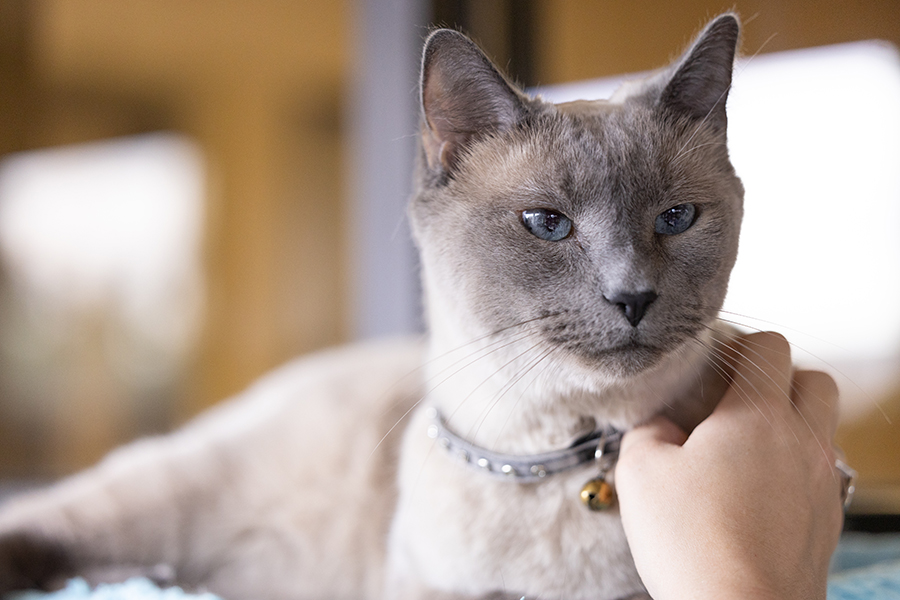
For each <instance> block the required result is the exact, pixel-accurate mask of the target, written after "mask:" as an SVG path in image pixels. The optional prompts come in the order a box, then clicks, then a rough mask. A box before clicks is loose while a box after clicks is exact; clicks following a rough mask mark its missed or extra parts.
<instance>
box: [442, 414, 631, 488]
mask: <svg viewBox="0 0 900 600" xmlns="http://www.w3.org/2000/svg"><path fill="white" fill-rule="evenodd" d="M428 417H429V423H428V428H427V430H426V432H427V434H428V437H430V438H432V439H434V440H436V441H437V443H438V445H440V446H441V447H442V448H444V449H445V450H446V451H447V453H448V454H450V455H451V456H453V457H455V458H456V459H457V460H459V461H460V462H462V463H464V464H466V465H468V466H470V467H472V468H473V469H477V470H479V471H481V472H483V473H485V474H489V475H494V476H497V477H502V478H506V479H509V480H511V481H517V482H520V483H528V482H535V481H540V480H541V479H544V478H545V477H549V476H550V475H553V474H555V473H560V472H562V471H567V470H569V469H572V468H575V467H578V466H581V465H584V464H587V463H589V462H591V461H596V462H598V463H600V465H601V469H602V470H603V471H606V470H608V469H610V468H611V467H612V465H613V463H614V462H615V460H616V458H617V456H618V453H619V442H620V441H621V439H622V432H621V431H619V430H617V429H614V428H611V427H609V428H603V429H597V430H595V431H593V432H591V433H589V434H588V435H586V436H583V437H581V438H579V439H577V440H576V441H575V442H574V443H573V444H572V445H571V446H569V447H568V448H564V449H562V450H554V451H552V452H546V453H543V454H531V455H517V454H501V453H499V452H492V451H490V450H486V449H484V448H481V447H479V446H476V445H475V444H472V443H471V442H468V441H466V440H464V439H463V438H461V437H460V436H458V435H456V434H455V433H453V431H451V430H450V429H449V428H448V427H447V423H446V422H445V421H444V418H443V416H442V415H441V413H440V412H439V411H438V410H437V409H436V408H433V407H432V408H429V409H428Z"/></svg>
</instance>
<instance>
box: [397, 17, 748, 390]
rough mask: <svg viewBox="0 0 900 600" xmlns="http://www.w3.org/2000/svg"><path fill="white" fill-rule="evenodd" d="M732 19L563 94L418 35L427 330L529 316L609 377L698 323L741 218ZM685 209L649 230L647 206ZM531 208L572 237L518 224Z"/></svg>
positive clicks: (690, 333)
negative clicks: (732, 132)
mask: <svg viewBox="0 0 900 600" xmlns="http://www.w3.org/2000/svg"><path fill="white" fill-rule="evenodd" d="M738 31H739V29H738V23H737V20H736V19H735V17H734V16H732V15H723V16H721V17H719V18H718V19H716V20H715V21H713V22H712V23H710V25H709V26H707V28H706V29H705V30H704V31H703V32H702V33H701V34H700V36H699V37H698V39H697V41H696V42H695V43H694V45H693V46H692V47H691V48H690V49H689V50H688V51H687V52H686V53H685V55H684V56H683V57H682V58H681V60H679V61H678V62H677V63H676V64H674V65H673V66H672V67H670V68H669V69H667V70H666V71H664V72H662V73H660V74H658V75H656V76H654V77H653V78H651V79H649V80H647V81H645V82H643V83H642V84H640V85H638V86H632V89H630V90H629V91H628V92H627V93H624V94H619V95H618V96H619V97H616V98H615V100H614V101H611V102H606V101H597V102H576V103H569V104H563V105H553V104H549V103H545V102H543V101H541V100H539V99H530V98H528V97H526V96H525V95H524V94H522V93H521V92H520V91H518V90H517V89H516V88H515V87H514V86H512V85H511V84H509V83H508V82H507V81H506V80H505V79H504V78H503V77H502V76H501V75H500V74H499V72H498V71H497V70H496V69H495V68H494V67H493V66H492V65H491V64H490V62H489V61H488V60H487V59H486V58H485V57H484V55H483V54H482V53H481V52H480V51H479V50H478V49H477V47H476V46H474V45H473V44H472V43H471V42H470V41H469V40H468V39H466V38H465V37H464V36H462V35H461V34H458V33H456V32H452V31H447V30H441V31H437V32H435V33H433V34H432V35H431V37H430V38H429V40H428V42H427V43H426V48H425V53H424V58H423V68H422V103H423V124H422V157H421V164H420V166H419V173H418V190H417V194H416V196H415V198H414V199H413V202H412V205H411V208H410V214H411V220H412V223H413V230H414V235H415V238H416V240H417V243H418V245H419V248H420V250H421V253H422V260H423V266H424V270H425V276H424V279H425V290H426V300H427V303H428V309H429V318H430V320H431V322H432V325H433V326H434V327H437V328H439V327H440V325H439V324H438V321H441V320H444V321H448V320H449V321H451V322H453V323H454V324H455V325H454V326H456V327H458V328H459V331H460V332H465V335H468V336H478V335H486V334H491V333H492V332H499V331H509V328H514V327H516V326H519V325H521V324H523V323H526V322H527V323H528V325H527V327H529V328H530V331H532V332H533V336H532V337H531V338H530V339H529V341H528V343H529V344H534V343H535V339H534V336H537V340H538V343H539V344H540V345H541V347H544V348H547V349H552V351H553V353H554V354H555V359H556V361H557V362H558V363H561V364H562V363H569V364H572V365H579V368H581V369H590V370H594V371H596V372H598V373H602V374H603V375H604V376H605V377H607V378H610V379H614V380H627V379H628V378H630V377H633V376H635V375H636V374H638V373H640V372H643V371H645V370H647V369H649V368H651V367H652V366H654V365H656V364H658V363H659V362H660V360H661V359H663V357H665V356H666V355H668V354H669V353H671V352H673V351H674V350H676V349H678V348H680V347H682V346H684V345H685V344H686V343H687V342H688V341H689V340H692V339H695V338H696V337H697V336H698V335H699V334H701V333H702V332H704V331H705V330H706V328H707V327H708V325H709V324H710V322H711V321H712V320H713V319H714V317H715V315H716V314H717V312H718V309H719V308H720V306H721V304H722V301H723V299H724V296H725V292H726V289H727V285H728V276H729V273H730V272H731V268H732V266H733V264H734V261H735V258H736V255H737V248H738V233H739V229H740V223H741V216H742V197H743V188H742V186H741V183H740V180H739V179H738V178H737V176H736V175H735V173H734V169H733V168H732V166H731V163H730V162H729V159H728V152H727V148H726V143H725V142H726V116H725V99H726V96H727V93H728V89H729V87H730V84H731V71H732V64H733V61H734V54H735V46H736V44H737V40H738ZM684 204H692V205H693V206H694V207H695V209H696V216H695V220H694V221H693V223H692V225H691V226H690V227H689V228H687V229H686V230H685V231H683V232H680V233H677V234H674V235H667V234H662V233H658V232H657V229H656V227H655V223H656V222H657V217H658V216H659V215H661V214H663V213H664V212H666V211H667V210H669V209H671V208H673V207H676V206H679V205H684ZM531 209H546V210H549V211H552V212H554V213H557V214H560V215H564V216H565V217H568V218H569V219H570V220H571V223H572V229H571V232H570V233H569V235H568V236H567V237H565V238H564V239H561V240H559V241H547V240H545V239H541V238H539V237H537V236H536V235H534V234H533V233H532V232H530V231H529V229H527V228H526V226H525V224H524V222H523V216H522V213H523V211H526V210H531ZM622 298H626V299H632V298H644V300H643V301H631V304H632V306H631V307H630V308H629V301H623V300H621V299H622ZM634 302H637V304H638V305H639V306H637V305H634ZM647 302H649V304H647ZM634 309H637V310H638V315H637V318H635V316H634ZM629 317H631V318H629ZM461 335H462V334H461Z"/></svg>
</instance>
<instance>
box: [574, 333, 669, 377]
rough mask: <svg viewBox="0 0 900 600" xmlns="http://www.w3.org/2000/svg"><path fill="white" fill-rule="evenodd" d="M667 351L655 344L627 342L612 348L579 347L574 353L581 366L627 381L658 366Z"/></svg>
mask: <svg viewBox="0 0 900 600" xmlns="http://www.w3.org/2000/svg"><path fill="white" fill-rule="evenodd" d="M668 353H669V351H668V350H666V349H663V348H659V347H656V346H650V345H647V344H641V343H638V342H627V343H624V344H620V345H618V346H613V347H612V348H579V349H578V350H577V351H576V353H575V355H576V357H577V360H578V362H580V363H581V366H582V367H583V368H586V369H589V370H594V371H599V372H601V373H603V374H604V375H605V376H606V377H609V378H611V379H614V380H619V381H628V380H630V379H633V378H635V377H637V376H639V375H640V374H642V373H644V372H646V371H649V370H651V369H653V368H654V367H656V366H658V365H659V364H660V363H661V362H662V360H663V358H664V357H665V356H666V355H667V354H668Z"/></svg>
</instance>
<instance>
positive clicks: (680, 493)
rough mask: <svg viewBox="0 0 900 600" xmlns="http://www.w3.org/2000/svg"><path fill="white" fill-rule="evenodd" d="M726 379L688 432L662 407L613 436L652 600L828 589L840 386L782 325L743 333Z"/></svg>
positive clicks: (834, 535)
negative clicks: (799, 366)
mask: <svg viewBox="0 0 900 600" xmlns="http://www.w3.org/2000/svg"><path fill="white" fill-rule="evenodd" d="M737 350H738V352H737V357H738V358H737V364H736V366H735V374H734V376H733V381H732V385H731V387H730V388H729V390H728V392H727V393H726V395H725V396H724V397H723V399H722V401H721V403H720V404H719V405H718V407H717V408H716V409H715V411H714V412H713V413H712V415H710V416H709V417H708V418H707V419H706V420H705V421H703V422H702V423H700V425H699V426H697V428H696V429H694V431H693V432H692V433H691V434H690V435H688V434H686V433H685V432H684V431H683V430H681V429H680V428H679V427H678V426H677V425H675V424H674V423H672V422H671V421H669V420H667V419H665V418H664V417H658V418H656V419H655V420H653V421H651V422H649V423H647V424H645V425H643V426H640V427H637V428H635V429H634V430H632V431H630V432H629V433H627V434H626V435H625V437H624V439H623V441H622V448H621V451H620V456H619V461H618V465H617V467H616V489H617V493H618V497H619V504H620V510H621V514H622V521H623V523H624V526H625V533H626V536H627V538H628V541H629V544H630V547H631V551H632V553H633V555H634V560H635V564H636V565H637V568H638V572H639V573H640V575H641V578H642V580H643V582H644V585H645V586H646V587H647V590H648V592H649V593H650V595H651V596H652V597H653V598H654V599H655V600H670V599H681V598H691V599H693V600H703V599H706V598H710V599H712V598H716V599H717V600H724V599H731V598H741V599H747V598H754V599H756V598H759V599H769V598H778V599H791V600H801V599H822V600H824V599H825V596H826V579H827V574H828V564H829V560H830V558H831V555H832V553H833V552H834V549H835V547H836V546H837V542H838V538H839V536H840V531H841V525H842V522H843V510H842V501H841V497H840V495H841V478H840V475H839V474H838V473H837V472H836V470H835V467H834V460H835V455H834V450H833V448H832V441H831V440H832V438H833V436H834V431H835V428H836V425H837V396H838V394H837V388H836V386H835V384H834V381H833V380H832V379H831V378H830V377H829V376H828V375H826V374H824V373H819V372H814V371H795V370H794V369H793V366H792V363H791V357H790V346H789V345H788V343H787V342H786V341H785V340H784V338H783V337H781V336H779V335H777V334H773V333H758V334H752V335H749V336H746V337H744V338H741V340H739V343H738V347H737Z"/></svg>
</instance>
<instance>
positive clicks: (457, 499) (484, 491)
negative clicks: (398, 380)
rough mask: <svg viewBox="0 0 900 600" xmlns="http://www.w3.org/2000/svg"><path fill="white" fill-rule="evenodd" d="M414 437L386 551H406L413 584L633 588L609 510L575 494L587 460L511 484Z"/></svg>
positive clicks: (617, 593) (587, 593)
mask: <svg viewBox="0 0 900 600" xmlns="http://www.w3.org/2000/svg"><path fill="white" fill-rule="evenodd" d="M414 423H415V421H414ZM416 433H418V432H416V431H415V430H412V431H410V432H407V439H406V441H405V445H404V454H403V459H402V462H401V470H400V487H401V498H400V502H399V504H398V512H397V515H396V518H395V523H394V531H393V536H394V538H393V540H392V551H396V552H401V553H404V554H405V555H406V556H405V560H404V562H406V563H407V564H412V565H415V566H414V569H415V571H416V572H417V576H418V577H420V578H421V579H423V580H424V581H423V583H425V584H427V585H429V586H432V587H434V588H436V589H445V590H450V589H452V590H455V591H457V592H462V593H468V594H473V595H474V594H484V593H488V592H492V591H499V590H503V591H509V592H514V593H516V594H526V595H527V597H533V596H535V597H566V598H619V597H622V596H625V595H627V594H629V593H633V592H636V591H640V590H641V585H640V581H639V579H638V577H637V574H636V572H635V570H634V566H633V563H632V560H631V557H630V554H629V552H628V546H627V543H626V540H625V535H624V532H623V530H622V527H621V523H620V521H619V517H618V513H617V511H616V510H615V508H613V509H611V510H609V511H607V512H592V511H590V510H588V509H587V508H586V507H585V506H584V504H582V502H581V500H580V491H581V488H582V487H583V485H584V483H585V482H586V481H587V480H589V479H590V478H591V477H593V476H594V475H596V474H597V467H596V466H595V465H591V464H589V465H587V466H585V467H579V468H575V469H573V470H571V471H567V472H564V473H559V474H554V475H552V476H551V477H550V478H549V479H547V480H545V481H541V482H539V483H517V482H513V481H506V480H502V479H497V478H495V477H491V476H488V475H485V474H483V473H480V472H478V471H475V470H473V469H471V468H469V467H467V466H465V465H462V464H460V463H459V462H458V461H457V459H455V458H454V457H453V456H451V455H448V454H447V453H446V452H445V451H444V450H443V449H442V448H440V447H437V446H435V445H434V441H433V440H431V439H430V438H428V437H427V436H426V435H424V434H422V435H416ZM461 582H462V583H461ZM460 586H462V587H460Z"/></svg>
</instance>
